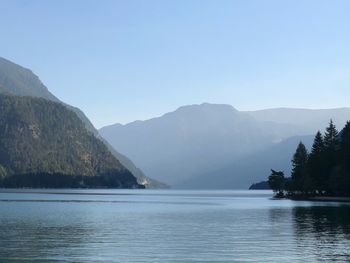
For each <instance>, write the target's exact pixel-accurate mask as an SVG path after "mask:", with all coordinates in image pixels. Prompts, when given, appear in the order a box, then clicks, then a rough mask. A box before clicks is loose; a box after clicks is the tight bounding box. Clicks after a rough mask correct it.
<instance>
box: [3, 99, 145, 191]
mask: <svg viewBox="0 0 350 263" xmlns="http://www.w3.org/2000/svg"><path fill="white" fill-rule="evenodd" d="M0 178H1V179H0V186H5V187H113V188H140V187H141V185H139V184H138V183H137V180H136V178H135V177H134V176H133V175H132V173H131V172H130V171H129V170H127V169H126V168H125V167H124V166H123V165H122V164H121V163H120V162H119V161H118V160H117V159H116V158H115V157H114V156H113V155H112V154H111V152H110V151H109V150H108V148H107V147H106V146H105V145H104V144H103V142H102V141H100V140H99V139H97V138H96V137H95V136H94V135H93V134H92V133H91V132H89V131H88V130H87V129H86V128H85V125H84V123H83V122H82V121H81V120H80V119H79V118H78V116H77V115H76V114H75V113H74V112H73V111H71V110H69V109H67V107H65V106H63V105H62V104H61V103H57V102H52V101H49V100H46V99H43V98H34V97H20V96H14V95H0Z"/></svg>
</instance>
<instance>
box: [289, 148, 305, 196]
mask: <svg viewBox="0 0 350 263" xmlns="http://www.w3.org/2000/svg"><path fill="white" fill-rule="evenodd" d="M307 160H308V152H307V149H306V147H305V145H304V144H303V143H302V142H300V143H299V145H298V148H297V150H296V152H295V154H294V156H293V160H292V166H293V169H292V181H293V185H294V187H295V190H296V191H300V192H305V191H306V190H307V189H306V187H305V185H304V183H305V182H306V180H307Z"/></svg>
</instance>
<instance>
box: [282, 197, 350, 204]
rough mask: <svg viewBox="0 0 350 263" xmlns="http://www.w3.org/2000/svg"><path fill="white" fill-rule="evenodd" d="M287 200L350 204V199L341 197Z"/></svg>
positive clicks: (291, 198) (293, 199)
mask: <svg viewBox="0 0 350 263" xmlns="http://www.w3.org/2000/svg"><path fill="white" fill-rule="evenodd" d="M285 199H289V200H292V201H312V202H341V203H350V197H340V196H315V197H285Z"/></svg>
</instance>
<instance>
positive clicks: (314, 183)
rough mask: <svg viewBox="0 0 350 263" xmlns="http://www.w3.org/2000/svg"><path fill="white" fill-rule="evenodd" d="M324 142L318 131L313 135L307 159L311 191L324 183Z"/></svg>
mask: <svg viewBox="0 0 350 263" xmlns="http://www.w3.org/2000/svg"><path fill="white" fill-rule="evenodd" d="M324 149H325V147H324V142H323V137H322V134H321V132H320V131H318V132H317V133H316V135H315V139H314V143H313V145H312V149H311V153H310V155H309V159H308V164H307V165H308V174H309V175H310V180H311V187H310V188H311V191H313V192H314V193H315V192H316V191H321V189H322V188H323V185H324V161H323V160H324Z"/></svg>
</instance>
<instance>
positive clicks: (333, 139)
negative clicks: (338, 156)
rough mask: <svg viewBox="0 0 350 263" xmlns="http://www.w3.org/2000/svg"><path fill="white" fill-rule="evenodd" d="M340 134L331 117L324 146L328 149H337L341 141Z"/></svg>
mask: <svg viewBox="0 0 350 263" xmlns="http://www.w3.org/2000/svg"><path fill="white" fill-rule="evenodd" d="M338 135H339V134H338V130H337V128H336V127H335V125H334V123H333V120H332V119H331V120H330V122H329V126H328V127H327V128H326V132H325V135H324V146H325V148H326V150H333V151H335V150H336V149H337V146H338V142H339V141H338Z"/></svg>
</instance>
